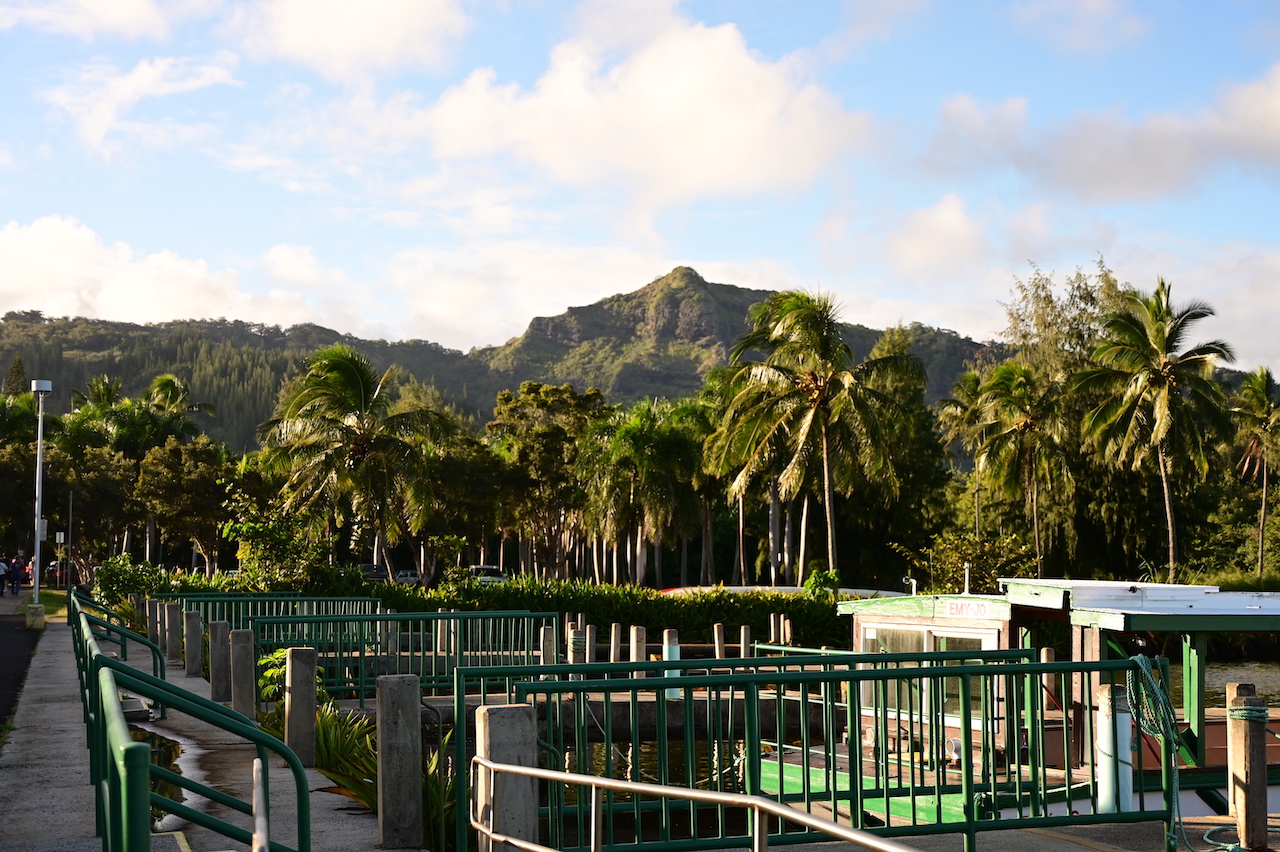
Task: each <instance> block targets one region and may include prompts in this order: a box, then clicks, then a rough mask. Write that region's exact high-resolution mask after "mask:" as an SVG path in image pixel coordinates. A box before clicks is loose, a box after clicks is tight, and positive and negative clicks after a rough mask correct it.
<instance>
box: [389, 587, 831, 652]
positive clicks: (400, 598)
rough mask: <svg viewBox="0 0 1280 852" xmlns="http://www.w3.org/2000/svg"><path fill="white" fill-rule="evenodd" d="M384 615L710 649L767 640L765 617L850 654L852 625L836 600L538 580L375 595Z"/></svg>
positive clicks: (797, 636)
mask: <svg viewBox="0 0 1280 852" xmlns="http://www.w3.org/2000/svg"><path fill="white" fill-rule="evenodd" d="M371 593H373V594H376V595H379V596H380V597H381V598H382V600H383V602H384V603H385V604H386V606H388V607H393V608H395V609H396V610H397V611H399V612H434V611H435V610H437V609H441V608H444V609H458V610H464V611H468V612H474V611H481V610H503V609H507V610H510V609H523V610H530V611H533V612H560V613H578V612H581V613H585V614H586V617H587V622H588V623H589V624H594V625H596V626H597V628H599V629H601V630H607V629H608V627H609V625H611V624H613V623H614V622H617V623H619V624H623V625H628V626H630V625H633V624H637V625H643V626H644V627H645V628H647V629H648V631H649V636H650V638H651V639H652V638H653V637H654V635H655V633H656V632H658V631H662V630H665V629H667V628H670V627H674V628H675V629H677V630H679V631H680V641H682V642H711V641H712V629H713V627H714V625H715V624H716V623H717V622H720V623H723V624H724V625H725V628H726V631H727V634H728V635H727V640H728V641H729V642H730V643H736V642H737V641H738V628H739V626H741V625H743V624H746V625H748V626H750V627H751V637H752V639H753V640H754V641H757V642H763V641H766V640H767V639H768V638H769V615H770V614H771V613H775V612H777V613H782V614H784V615H788V616H790V617H791V626H792V631H793V639H794V641H795V643H796V644H799V645H804V646H807V647H821V646H823V645H830V646H832V647H834V648H844V649H847V648H848V647H849V619H848V617H845V616H837V615H836V607H835V602H836V598H835V597H833V596H832V595H830V594H829V593H826V592H821V591H818V592H805V593H803V594H782V593H778V592H746V593H741V594H739V593H734V592H727V591H725V590H724V589H714V590H709V591H705V592H695V593H692V594H687V595H664V594H662V593H661V592H658V591H657V590H655V589H649V588H644V587H639V586H597V585H594V584H591V583H584V582H581V581H571V582H565V581H557V580H541V579H536V578H533V577H530V576H527V575H520V576H516V577H513V578H511V579H509V580H508V581H507V582H505V583H493V584H490V585H481V584H479V583H476V582H474V581H470V582H469V581H465V580H463V581H451V582H447V583H444V584H442V585H441V586H440V587H439V588H437V589H432V590H429V591H424V590H422V589H419V588H416V587H414V586H385V585H384V586H383V587H382V588H376V587H374V588H372V589H371Z"/></svg>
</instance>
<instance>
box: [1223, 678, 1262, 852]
mask: <svg viewBox="0 0 1280 852" xmlns="http://www.w3.org/2000/svg"><path fill="white" fill-rule="evenodd" d="M1266 711H1267V702H1266V700H1265V699H1262V698H1258V697H1257V696H1253V695H1244V696H1240V697H1237V698H1236V699H1235V700H1234V701H1233V702H1232V703H1231V706H1230V707H1228V708H1227V739H1228V743H1229V745H1228V753H1229V758H1228V759H1229V760H1230V761H1231V763H1230V765H1229V766H1228V770H1227V775H1228V777H1229V779H1230V784H1231V792H1232V801H1233V804H1234V805H1235V806H1236V832H1237V833H1238V834H1239V837H1240V845H1241V846H1243V847H1244V848H1246V849H1251V850H1254V852H1262V851H1263V850H1265V849H1266V848H1267V741H1266V737H1267V723H1266V721H1265V718H1266Z"/></svg>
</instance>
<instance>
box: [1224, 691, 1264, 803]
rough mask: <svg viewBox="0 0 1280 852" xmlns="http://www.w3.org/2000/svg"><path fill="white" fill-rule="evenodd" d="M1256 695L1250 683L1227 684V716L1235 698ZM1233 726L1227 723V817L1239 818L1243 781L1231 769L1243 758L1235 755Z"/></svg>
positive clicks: (1236, 745) (1235, 744) (1236, 746)
mask: <svg viewBox="0 0 1280 852" xmlns="http://www.w3.org/2000/svg"><path fill="white" fill-rule="evenodd" d="M1257 694H1258V691H1257V688H1256V687H1255V686H1254V685H1253V684H1252V683H1229V684H1227V715H1228V716H1230V714H1231V708H1232V707H1234V706H1235V703H1236V699H1237V698H1250V697H1253V696H1255V695H1257ZM1233 731H1234V727H1233V724H1232V723H1230V722H1228V723H1227V807H1228V810H1227V815H1228V816H1233V817H1234V816H1239V814H1240V808H1241V807H1242V806H1243V805H1242V803H1241V802H1240V797H1241V796H1242V795H1243V793H1244V783H1243V781H1244V779H1242V778H1237V777H1236V775H1235V773H1234V772H1233V771H1232V768H1233V767H1234V766H1235V765H1236V764H1237V763H1239V762H1240V761H1241V760H1243V758H1242V757H1241V756H1239V755H1237V754H1236V753H1235V751H1236V749H1237V748H1238V744H1237V743H1236V738H1235V734H1234V733H1233Z"/></svg>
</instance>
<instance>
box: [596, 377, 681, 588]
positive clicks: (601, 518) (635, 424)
mask: <svg viewBox="0 0 1280 852" xmlns="http://www.w3.org/2000/svg"><path fill="white" fill-rule="evenodd" d="M673 411H674V408H673V407H672V406H671V405H669V404H666V403H655V402H652V401H650V400H648V399H645V400H641V401H640V402H638V403H636V404H635V405H634V406H632V407H631V409H630V410H629V411H627V412H626V413H619V414H617V415H615V416H614V417H612V418H609V419H608V420H605V421H601V422H598V423H596V424H594V425H593V426H592V427H591V428H590V429H589V430H588V433H587V438H586V439H585V440H584V441H583V446H582V449H581V451H580V454H579V457H578V470H579V472H580V475H581V476H582V478H583V479H584V480H585V481H586V484H587V491H588V505H587V513H588V518H589V519H590V520H591V521H592V522H593V525H594V526H596V527H597V528H599V529H601V530H603V532H604V533H605V536H606V537H607V538H610V539H612V540H614V541H615V542H616V541H618V540H619V539H620V537H621V536H623V535H626V534H627V533H628V532H631V531H634V534H635V550H634V558H633V560H632V562H631V564H632V567H633V573H632V580H633V582H635V583H636V584H637V585H644V583H645V580H646V574H647V570H648V562H647V559H646V555H645V554H646V550H647V547H648V545H649V544H656V545H661V543H662V542H663V540H664V539H666V538H667V534H668V533H669V531H670V530H672V529H673V528H674V527H675V526H676V523H677V516H678V514H679V513H681V512H682V511H687V509H688V507H689V506H690V505H691V504H692V503H693V502H694V495H693V489H692V484H691V483H692V479H693V476H694V471H695V468H696V467H697V463H698V447H697V445H696V444H695V443H694V441H693V439H692V438H691V436H690V435H689V433H688V432H687V431H686V430H685V429H684V428H682V427H681V426H680V425H679V424H678V423H677V422H676V421H675V419H674V418H673Z"/></svg>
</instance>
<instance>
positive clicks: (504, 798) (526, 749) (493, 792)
mask: <svg viewBox="0 0 1280 852" xmlns="http://www.w3.org/2000/svg"><path fill="white" fill-rule="evenodd" d="M533 714H534V709H533V707H531V706H530V705H528V704H493V705H489V706H487V707H480V708H479V709H477V710H476V754H477V755H479V756H480V757H483V758H487V759H488V760H492V761H493V762H494V763H504V764H510V765H513V766H536V765H537V762H538V752H537V728H536V725H535V723H534V715H533ZM473 795H474V796H475V797H476V813H478V814H479V815H480V819H481V821H482V822H484V823H485V824H489V825H492V827H493V830H494V831H495V832H497V833H498V834H504V835H506V836H508V837H513V838H515V839H517V840H529V841H533V842H536V841H537V839H538V785H537V781H536V780H535V779H533V778H526V777H523V776H520V775H511V774H506V773H500V774H497V775H496V776H495V774H494V773H491V772H489V771H487V770H485V769H481V770H480V771H479V772H478V773H477V777H476V789H475V790H474V792H473ZM499 849H500V850H504V852H505V850H510V852H515V849H514V847H511V846H508V845H506V844H501V845H499V846H497V847H496V848H495V846H494V844H492V843H490V842H489V840H488V838H487V837H486V836H485V835H484V834H483V833H482V834H481V835H480V852H498V850H499Z"/></svg>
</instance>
